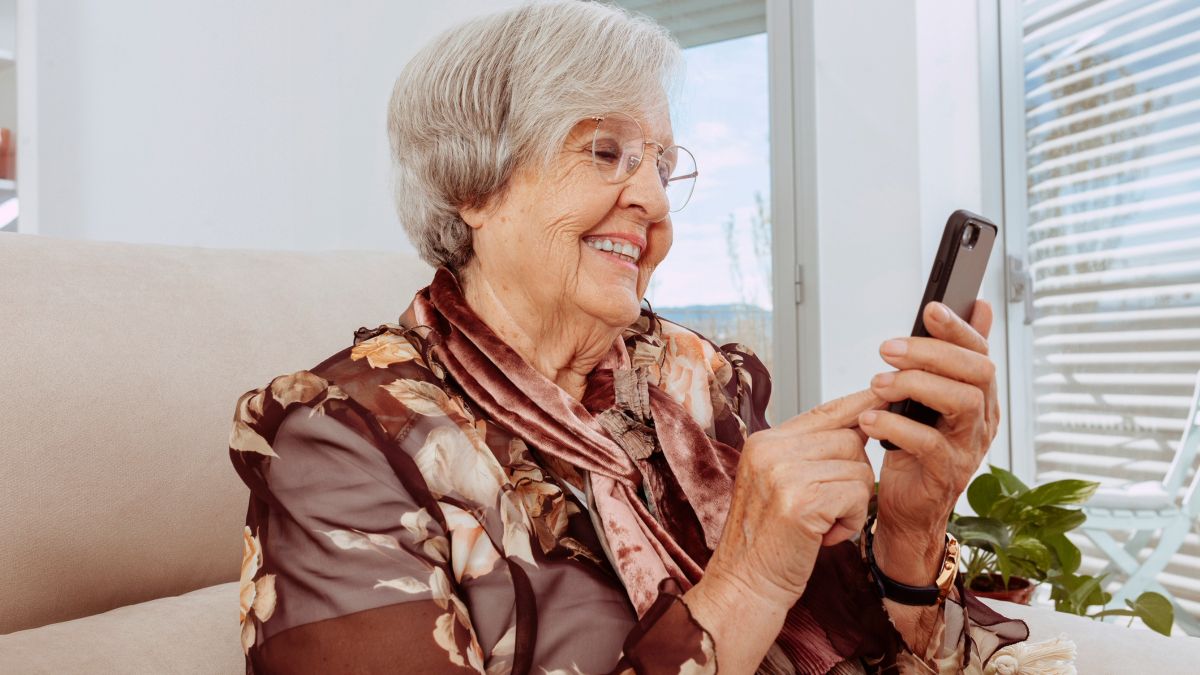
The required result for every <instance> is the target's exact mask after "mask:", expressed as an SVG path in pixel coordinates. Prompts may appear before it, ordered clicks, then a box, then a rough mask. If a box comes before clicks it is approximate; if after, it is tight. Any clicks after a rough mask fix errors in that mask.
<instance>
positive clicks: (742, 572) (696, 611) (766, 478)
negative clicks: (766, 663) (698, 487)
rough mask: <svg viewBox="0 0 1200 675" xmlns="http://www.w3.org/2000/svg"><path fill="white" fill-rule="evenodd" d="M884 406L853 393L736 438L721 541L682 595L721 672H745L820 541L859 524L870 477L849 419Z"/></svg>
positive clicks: (802, 581) (795, 594)
mask: <svg viewBox="0 0 1200 675" xmlns="http://www.w3.org/2000/svg"><path fill="white" fill-rule="evenodd" d="M884 405H886V403H885V402H884V401H883V399H881V398H879V397H878V396H876V395H875V394H873V393H872V392H871V391H870V390H867V391H861V392H858V393H855V394H851V395H849V396H846V397H843V398H840V399H836V400H834V401H830V402H828V403H825V404H823V405H821V406H819V407H817V408H814V409H812V410H810V411H808V412H805V413H802V414H800V415H797V416H796V417H793V418H792V419H790V420H788V421H786V422H784V423H782V424H780V425H779V426H778V427H775V428H773V429H766V430H763V431H760V432H758V433H755V434H752V435H751V436H750V437H749V438H748V439H746V444H745V446H744V447H743V449H742V457H741V460H740V461H739V463H738V471H737V479H736V481H735V483H734V491H733V500H732V503H731V504H730V507H729V515H728V517H727V518H726V520H725V529H724V531H723V532H722V534H721V541H720V543H719V545H718V546H717V550H716V551H715V552H714V553H713V557H712V559H711V560H710V561H709V563H708V566H707V567H706V568H705V572H704V578H703V580H702V581H701V582H700V583H699V584H697V585H696V586H695V587H694V588H693V589H692V590H691V591H688V593H687V595H686V596H685V600H686V601H687V604H688V607H689V608H690V609H691V611H692V614H693V615H694V616H695V617H696V619H697V620H698V621H699V622H700V623H701V625H703V626H704V627H705V628H706V629H708V630H709V632H710V633H713V638H714V641H716V643H717V653H718V659H719V661H720V662H721V672H726V670H727V669H729V670H730V672H742V671H743V670H744V669H748V670H746V672H752V671H753V670H754V668H755V667H756V666H757V665H758V663H759V662H760V661H761V659H762V656H763V655H764V654H765V653H766V650H767V649H768V648H769V647H770V645H771V643H772V642H773V641H774V639H775V637H776V635H778V633H779V630H780V628H781V627H782V624H783V617H784V616H786V614H787V611H788V609H790V608H791V606H792V605H793V604H795V603H796V601H797V600H798V599H799V598H800V596H801V595H802V594H803V593H804V589H805V586H806V585H807V583H808V578H809V575H810V574H811V573H812V569H813V564H814V563H815V561H816V558H817V553H818V552H819V551H820V549H821V547H822V546H830V545H833V544H837V543H839V542H842V541H845V540H847V539H850V538H851V537H853V536H854V535H855V534H856V533H857V532H858V531H859V530H861V529H862V527H863V524H864V523H865V522H866V519H867V507H868V503H869V502H870V499H871V493H872V492H873V491H874V488H875V474H874V472H873V471H872V469H871V464H870V462H869V461H868V459H867V454H866V450H865V444H866V440H867V437H866V435H865V434H863V433H862V432H861V431H860V430H859V429H858V428H857V424H858V416H859V414H860V413H863V412H865V411H867V410H872V409H876V408H880V407H883V406H884ZM723 633H724V634H726V635H727V636H728V637H727V638H726V639H725V640H722V634H723ZM755 633H757V635H755ZM722 642H725V644H722ZM751 643H754V644H756V645H758V646H759V647H761V651H758V648H756V647H753V646H752V645H751Z"/></svg>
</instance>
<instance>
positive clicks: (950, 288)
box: [883, 210, 999, 450]
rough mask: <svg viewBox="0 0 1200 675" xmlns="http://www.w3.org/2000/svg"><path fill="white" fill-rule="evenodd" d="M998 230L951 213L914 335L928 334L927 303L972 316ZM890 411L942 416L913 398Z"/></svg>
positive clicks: (928, 420) (966, 214)
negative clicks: (926, 323) (926, 321)
mask: <svg viewBox="0 0 1200 675" xmlns="http://www.w3.org/2000/svg"><path fill="white" fill-rule="evenodd" d="M998 232H999V228H997V227H996V224H995V223H993V222H992V221H990V220H988V219H987V218H984V217H983V216H980V215H976V214H974V213H971V212H970V211H964V210H958V211H955V212H954V213H952V214H950V218H949V220H947V221H946V229H945V230H943V231H942V242H941V244H939V245H938V252H937V257H935V258H934V260H933V266H932V267H931V269H930V270H929V281H928V282H926V284H925V296H924V297H923V298H921V306H920V307H918V308H917V320H916V322H915V323H914V324H913V329H912V334H913V336H914V337H929V333H928V331H926V330H925V319H924V315H925V305H928V304H929V303H931V302H941V303H942V304H944V305H946V306H947V307H949V308H950V309H951V310H952V311H953V312H954V313H955V314H957V315H959V316H960V317H962V318H963V319H965V320H968V321H969V320H970V319H971V309H972V308H973V307H974V306H975V299H976V298H978V297H979V288H980V286H982V284H983V275H984V272H986V271H987V262H988V258H989V257H990V256H991V254H992V245H993V244H995V242H996V235H997V233H998ZM964 234H967V236H966V237H964ZM888 410H890V411H891V412H894V413H898V414H900V415H904V416H905V417H907V418H909V419H912V420H916V421H917V422H921V423H922V424H928V425H929V426H933V425H934V424H937V421H938V417H939V416H940V415H939V414H938V412H937V411H936V410H933V409H932V408H929V407H927V406H924V405H922V404H920V403H917V402H916V401H913V400H907V401H899V402H897V403H893V404H891V405H890V406H888ZM883 447H885V448H887V449H888V450H896V449H897V446H896V445H894V444H893V443H891V442H890V441H883Z"/></svg>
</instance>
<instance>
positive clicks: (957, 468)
mask: <svg viewBox="0 0 1200 675" xmlns="http://www.w3.org/2000/svg"><path fill="white" fill-rule="evenodd" d="M924 316H925V327H926V329H927V330H928V331H929V334H930V335H931V336H932V337H928V338H918V337H912V338H902V339H898V340H889V341H888V342H885V343H884V345H883V347H882V348H881V349H880V353H881V354H882V356H883V359H884V360H885V361H887V362H888V363H889V364H891V365H893V366H895V367H896V368H898V369H899V372H895V373H881V374H879V375H876V376H875V378H874V379H873V380H872V381H871V391H873V392H875V393H876V394H877V395H878V396H880V397H881V398H883V399H884V400H886V401H890V402H894V401H903V400H905V399H909V398H911V399H913V400H914V401H917V402H919V403H923V404H925V405H927V406H929V407H930V408H933V409H934V410H936V411H938V412H939V413H941V419H940V420H939V421H938V423H937V425H936V426H935V427H930V426H926V425H924V424H921V423H919V422H914V421H912V420H910V419H908V418H906V417H903V416H901V415H897V414H894V413H891V412H887V411H868V412H864V413H863V414H862V415H861V416H860V417H859V424H860V425H861V427H862V429H863V430H864V431H865V432H866V433H867V434H869V435H870V436H871V437H872V438H876V439H880V440H889V441H891V442H892V443H894V444H896V445H897V446H899V448H900V450H898V451H894V452H888V453H887V454H886V455H885V457H884V462H883V470H882V471H881V473H880V478H879V502H878V525H877V529H876V538H875V539H876V544H875V550H876V556H877V557H876V561H877V563H878V564H879V567H880V569H881V570H883V572H884V573H885V574H887V575H888V576H889V577H891V578H892V579H895V580H896V581H899V582H901V583H905V584H909V585H915V586H922V585H927V584H930V583H932V582H933V580H934V579H935V578H936V577H937V572H938V568H939V563H940V561H941V555H942V549H943V544H944V542H945V532H946V522H947V520H948V518H949V516H950V512H951V510H953V508H954V504H955V502H956V501H957V500H958V496H959V495H960V494H962V491H963V490H964V489H966V487H967V484H968V482H970V480H971V476H972V475H973V474H974V473H975V470H976V469H977V468H978V467H979V464H980V462H981V461H982V460H983V458H984V456H985V455H986V454H987V451H988V448H989V447H990V446H991V443H992V439H993V438H995V436H996V430H997V428H998V427H999V423H1000V405H999V403H998V401H997V396H996V365H995V364H994V363H993V362H992V360H991V359H989V358H988V355H987V354H988V345H987V336H988V333H989V331H990V330H991V326H992V307H991V305H989V304H988V303H987V302H985V301H983V300H978V301H976V303H975V308H974V311H973V312H972V314H971V322H970V323H969V324H968V323H967V322H965V321H963V320H962V319H961V318H959V317H958V316H957V315H955V314H954V313H953V312H951V311H949V309H948V308H947V307H946V306H945V305H942V304H940V303H930V304H929V305H928V306H926V308H925V315H924Z"/></svg>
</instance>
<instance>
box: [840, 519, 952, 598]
mask: <svg viewBox="0 0 1200 675" xmlns="http://www.w3.org/2000/svg"><path fill="white" fill-rule="evenodd" d="M952 541H953V539H952V538H951V537H950V536H949V535H947V536H946V549H945V550H944V551H943V554H942V572H943V574H939V575H938V581H941V579H942V578H943V576H944V575H945V571H946V570H947V565H948V564H949V563H951V561H949V560H948V558H949V556H948V555H947V553H949V549H950V544H951V542H952ZM955 544H957V542H955ZM955 548H956V549H957V546H955ZM953 558H954V559H953V561H952V564H953V568H951V570H952V571H953V570H957V567H958V556H957V555H955V556H953ZM863 560H865V561H866V563H867V569H868V570H870V572H871V578H872V579H874V580H875V586H876V588H878V589H879V595H880V597H882V598H885V599H887V600H891V601H892V602H898V603H900V604H902V605H913V606H918V607H931V606H933V605H936V604H938V603H939V602H941V600H942V598H943V597H945V593H944V592H943V587H942V586H941V585H939V584H938V583H936V582H935V583H933V584H930V585H929V586H909V585H907V584H902V583H900V582H899V581H896V580H894V579H889V578H888V576H887V575H886V574H884V573H883V572H882V571H880V569H879V566H878V565H876V564H875V517H874V516H872V517H871V519H870V520H868V521H867V526H866V527H865V528H864V530H863ZM953 578H954V577H953V576H952V575H951V576H950V577H949V579H950V580H951V581H953ZM946 586H947V590H948V586H949V584H946Z"/></svg>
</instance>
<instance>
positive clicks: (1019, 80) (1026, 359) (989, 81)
mask: <svg viewBox="0 0 1200 675" xmlns="http://www.w3.org/2000/svg"><path fill="white" fill-rule="evenodd" d="M978 7H979V67H980V87H979V96H980V99H981V100H980V110H981V114H982V116H983V119H982V121H981V122H982V124H981V132H982V133H981V136H982V139H981V140H982V144H983V147H982V148H981V153H980V154H981V157H982V161H983V173H982V176H983V186H982V187H983V204H984V209H985V211H986V212H989V213H997V214H1000V223H1001V240H1000V241H998V242H997V243H998V244H999V245H1001V246H1002V247H1003V248H1002V253H1003V257H1002V258H1001V259H1002V260H1004V261H1005V269H1004V287H1005V296H1006V297H1005V298H1004V300H1005V302H1004V305H1003V307H996V311H997V312H1004V315H1005V319H1006V320H1005V327H1006V331H1005V335H1003V336H998V337H1002V340H1003V344H1001V345H997V348H1003V349H1004V350H1005V353H1006V355H1007V361H1008V373H1007V374H1008V387H1007V392H1001V395H1002V396H1005V395H1006V398H1007V403H1008V405H1007V409H1006V410H1005V412H1006V413H1007V414H1006V415H1005V416H1004V417H1005V419H1004V420H1003V421H1002V424H1005V425H1006V428H1007V431H1008V448H1006V449H999V450H1000V452H998V453H995V455H999V457H997V459H1003V458H1007V460H1008V467H1007V468H1008V469H1009V470H1010V471H1012V472H1013V473H1015V474H1016V475H1017V476H1019V477H1020V478H1021V479H1022V480H1025V481H1032V480H1033V478H1034V474H1035V454H1034V446H1033V437H1034V431H1033V427H1034V425H1033V421H1034V420H1033V400H1032V387H1033V382H1032V373H1033V353H1032V350H1031V346H1032V345H1031V344H1030V340H1029V328H1028V326H1026V323H1025V321H1026V318H1027V316H1026V311H1025V310H1026V306H1025V303H1024V301H1023V298H1024V296H1023V293H1022V288H1023V287H1022V282H1023V278H1022V273H1021V272H1020V271H1019V269H1018V268H1016V267H1014V264H1015V263H1014V261H1018V260H1019V261H1022V262H1023V261H1024V259H1025V250H1026V236H1025V221H1024V217H1023V216H1022V215H1020V214H1024V213H1026V211H1027V204H1026V194H1025V189H1024V188H1025V183H1026V172H1025V161H1024V159H1025V110H1024V86H1023V66H1022V58H1023V54H1022V51H1021V23H1020V11H1021V8H1020V5H1019V3H1013V2H1005V1H1004V0H979V5H978ZM1010 188H1011V189H1010ZM993 344H996V340H995V339H993ZM1005 450H1006V452H1005ZM994 452H995V451H994Z"/></svg>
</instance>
